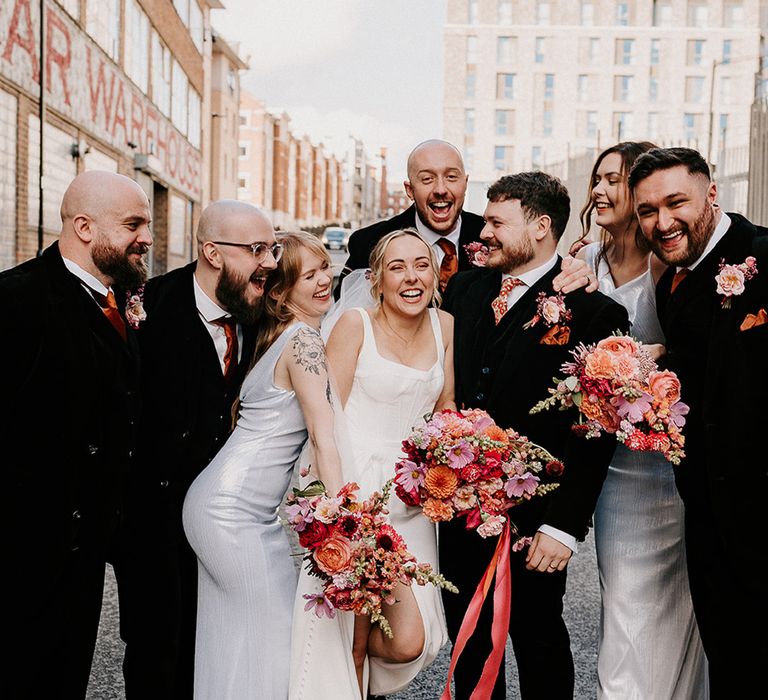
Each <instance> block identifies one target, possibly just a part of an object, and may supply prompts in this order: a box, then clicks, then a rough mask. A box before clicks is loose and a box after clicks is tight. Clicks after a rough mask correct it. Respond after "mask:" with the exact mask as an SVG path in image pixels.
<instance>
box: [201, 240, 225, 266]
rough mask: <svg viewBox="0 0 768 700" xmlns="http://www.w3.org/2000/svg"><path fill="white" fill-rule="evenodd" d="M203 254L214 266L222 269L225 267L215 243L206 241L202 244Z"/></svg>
mask: <svg viewBox="0 0 768 700" xmlns="http://www.w3.org/2000/svg"><path fill="white" fill-rule="evenodd" d="M202 254H203V257H204V258H205V259H206V261H207V262H208V264H209V265H210V266H211V267H212V268H214V269H216V270H220V269H221V268H222V267H223V265H224V261H223V260H222V259H221V253H220V252H219V249H218V248H217V247H216V244H215V243H212V242H211V241H205V242H204V243H203V245H202Z"/></svg>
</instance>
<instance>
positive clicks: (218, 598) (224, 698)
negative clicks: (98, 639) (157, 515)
mask: <svg viewBox="0 0 768 700" xmlns="http://www.w3.org/2000/svg"><path fill="white" fill-rule="evenodd" d="M304 325H305V324H299V323H295V324H293V325H291V326H289V327H288V328H287V329H286V330H285V331H284V332H283V333H282V334H281V335H280V336H279V337H278V338H277V340H276V341H275V342H274V344H273V345H272V346H271V347H270V348H269V350H267V352H266V353H265V354H264V355H263V356H262V357H261V359H260V360H259V361H258V363H257V364H256V365H255V366H254V367H253V369H252V370H251V371H250V373H249V374H248V376H247V377H246V378H245V381H244V382H243V386H242V389H241V391H240V401H241V406H240V415H239V417H238V419H237V425H236V427H235V430H234V432H233V433H232V435H231V436H230V437H229V439H228V440H227V442H226V443H225V444H224V446H223V447H222V448H221V451H220V452H219V453H218V454H217V455H216V457H215V458H214V460H213V461H212V462H211V463H210V464H209V465H208V466H207V467H206V468H205V469H204V470H203V472H202V473H201V474H200V475H199V476H198V477H197V479H195V481H194V482H193V484H192V486H191V487H190V489H189V492H188V493H187V497H186V500H185V501H184V530H185V532H186V534H187V538H188V539H189V542H190V544H191V545H192V548H193V549H194V550H195V553H196V554H197V558H198V609H197V636H196V642H195V698H196V700H249V699H253V700H257V699H259V700H261V699H265V698H269V699H270V700H284V699H285V698H287V697H288V679H289V665H290V664H289V662H290V650H291V617H292V613H293V602H294V596H295V593H296V583H297V574H296V568H295V566H294V563H293V561H292V559H291V550H290V546H289V542H288V537H287V535H286V532H285V529H284V528H283V526H282V525H281V524H280V522H279V521H278V507H279V506H280V503H281V501H282V499H283V496H284V495H285V493H286V491H287V490H288V487H289V484H290V481H291V476H292V473H293V468H294V465H295V463H296V461H297V458H298V456H299V453H300V452H301V448H302V446H303V445H304V442H305V440H306V438H307V429H306V425H305V423H304V417H303V415H302V412H301V408H300V406H299V402H298V399H297V398H296V395H295V393H294V392H292V391H286V390H285V389H281V388H279V387H277V386H275V384H274V370H275V365H276V364H277V361H278V359H279V358H280V355H281V354H282V352H283V349H284V348H285V347H286V345H287V344H288V343H289V342H290V341H291V340H292V338H293V336H294V334H295V333H296V331H297V330H298V329H299V328H300V327H302V326H304Z"/></svg>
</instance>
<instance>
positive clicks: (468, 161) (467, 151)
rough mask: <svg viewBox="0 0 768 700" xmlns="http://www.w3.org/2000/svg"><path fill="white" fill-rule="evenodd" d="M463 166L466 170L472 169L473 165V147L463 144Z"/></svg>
mask: <svg viewBox="0 0 768 700" xmlns="http://www.w3.org/2000/svg"><path fill="white" fill-rule="evenodd" d="M464 166H465V167H466V169H467V170H472V168H474V167H475V147H474V146H467V145H466V144H465V146H464Z"/></svg>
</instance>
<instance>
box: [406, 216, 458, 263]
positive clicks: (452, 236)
mask: <svg viewBox="0 0 768 700" xmlns="http://www.w3.org/2000/svg"><path fill="white" fill-rule="evenodd" d="M416 230H417V231H418V232H419V235H420V236H421V237H422V238H423V239H424V240H425V241H426V242H427V243H429V245H430V246H431V248H432V250H433V251H434V253H435V257H436V258H437V266H438V267H440V264H441V263H442V262H443V258H444V257H445V253H444V252H443V249H442V248H441V247H440V246H439V245H437V242H438V241H439V240H440V239H441V238H445V239H447V240H449V241H450V242H451V243H453V246H454V248H456V257H457V258H458V257H459V235H460V234H461V215H459V218H458V219H456V225H455V226H454V227H453V228H452V229H451V230H450V231H449V232H448V233H446V234H439V233H435V232H434V231H433V230H432V229H431V228H428V227H427V225H426V224H425V223H424V222H423V221H422V220H421V218H420V217H419V212H416Z"/></svg>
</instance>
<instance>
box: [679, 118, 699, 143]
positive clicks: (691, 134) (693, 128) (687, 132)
mask: <svg viewBox="0 0 768 700" xmlns="http://www.w3.org/2000/svg"><path fill="white" fill-rule="evenodd" d="M701 123H702V115H701V114H691V113H690V112H686V113H685V114H684V115H683V135H684V138H686V139H687V140H688V141H694V140H696V139H698V137H699V134H700V133H701Z"/></svg>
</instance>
